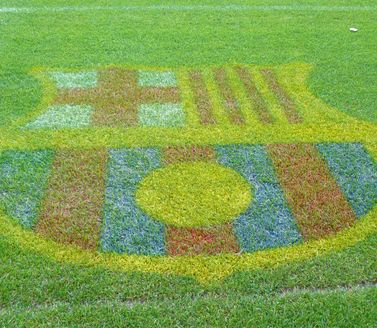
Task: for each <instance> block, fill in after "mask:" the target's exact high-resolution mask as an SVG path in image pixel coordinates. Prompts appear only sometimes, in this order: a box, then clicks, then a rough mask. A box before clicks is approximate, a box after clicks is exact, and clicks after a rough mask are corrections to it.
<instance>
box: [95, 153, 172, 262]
mask: <svg viewBox="0 0 377 328" xmlns="http://www.w3.org/2000/svg"><path fill="white" fill-rule="evenodd" d="M160 157H161V156H160V151H159V150H157V149H120V150H110V152H109V162H108V172H107V182H106V195H105V207H104V221H103V229H102V236H101V247H102V250H103V251H105V252H116V253H127V254H140V255H141V254H143V255H159V254H164V253H165V227H164V225H163V224H162V223H160V222H158V221H155V220H153V219H151V218H150V217H148V215H147V214H145V213H144V212H142V211H141V209H140V208H139V207H138V206H137V204H136V201H135V192H136V189H137V186H138V184H139V182H140V181H141V180H142V179H143V178H144V177H145V176H146V175H147V174H148V173H149V172H151V171H152V170H154V169H156V168H158V167H159V166H160Z"/></svg>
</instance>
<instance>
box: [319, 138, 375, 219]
mask: <svg viewBox="0 0 377 328" xmlns="http://www.w3.org/2000/svg"><path fill="white" fill-rule="evenodd" d="M317 148H318V150H319V152H320V153H321V155H322V156H323V158H324V159H325V160H326V162H327V164H328V166H329V168H330V170H331V172H332V174H333V176H334V177H335V179H336V181H337V183H338V185H339V186H340V188H341V190H342V192H343V193H344V195H345V196H346V198H347V200H348V202H349V203H350V204H351V206H352V208H353V210H354V212H355V213H356V215H357V217H361V216H363V215H365V214H367V213H368V212H369V211H370V210H371V209H372V208H373V207H374V206H375V205H376V204H377V163H376V161H375V160H374V159H373V158H372V156H371V155H370V154H369V153H368V152H367V151H366V149H365V148H364V146H363V145H362V144H359V143H323V144H318V145H317Z"/></svg>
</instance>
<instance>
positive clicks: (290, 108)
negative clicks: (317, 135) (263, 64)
mask: <svg viewBox="0 0 377 328" xmlns="http://www.w3.org/2000/svg"><path fill="white" fill-rule="evenodd" d="M261 73H262V75H263V76H264V78H265V80H266V82H267V84H268V85H269V87H270V90H271V91H272V92H273V93H274V94H275V96H276V97H277V99H278V100H279V102H280V104H281V106H282V107H283V109H284V112H285V115H286V116H287V119H288V122H289V123H303V119H302V118H301V116H300V115H299V113H298V112H297V110H296V105H295V103H294V101H293V100H292V99H291V97H290V96H289V95H288V93H287V92H286V91H285V90H284V89H283V88H282V86H281V85H280V84H279V82H278V80H277V78H276V74H275V72H274V71H273V70H272V69H262V70H261Z"/></svg>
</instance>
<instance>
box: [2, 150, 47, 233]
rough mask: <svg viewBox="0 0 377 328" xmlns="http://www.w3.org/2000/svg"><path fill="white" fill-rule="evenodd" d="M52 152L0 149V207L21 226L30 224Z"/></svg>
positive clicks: (44, 181) (37, 208)
mask: <svg viewBox="0 0 377 328" xmlns="http://www.w3.org/2000/svg"><path fill="white" fill-rule="evenodd" d="M52 158H53V152H52V151H49V150H39V151H4V152H2V153H0V207H1V208H2V209H3V210H4V211H5V213H6V214H8V215H9V216H10V217H12V218H14V219H16V220H17V221H18V222H19V223H20V224H21V225H22V226H23V227H24V228H29V229H31V228H33V227H34V225H35V223H36V222H37V219H38V216H39V210H40V205H41V200H42V197H43V194H44V191H45V188H46V186H47V180H48V176H49V173H50V169H51V164H52Z"/></svg>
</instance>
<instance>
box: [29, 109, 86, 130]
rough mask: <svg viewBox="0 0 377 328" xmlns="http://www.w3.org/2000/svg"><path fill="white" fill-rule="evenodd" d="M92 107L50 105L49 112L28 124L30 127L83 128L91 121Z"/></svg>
mask: <svg viewBox="0 0 377 328" xmlns="http://www.w3.org/2000/svg"><path fill="white" fill-rule="evenodd" d="M91 116H92V107H91V106H88V105H85V106H82V105H80V106H78V105H60V106H52V107H49V108H48V110H47V112H45V113H43V114H42V115H41V116H39V117H38V118H37V119H36V120H35V121H33V122H31V123H29V124H27V125H26V128H28V129H43V128H49V129H62V128H81V127H86V126H89V125H90V123H91Z"/></svg>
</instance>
